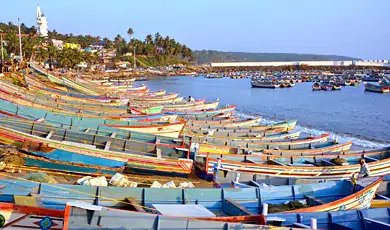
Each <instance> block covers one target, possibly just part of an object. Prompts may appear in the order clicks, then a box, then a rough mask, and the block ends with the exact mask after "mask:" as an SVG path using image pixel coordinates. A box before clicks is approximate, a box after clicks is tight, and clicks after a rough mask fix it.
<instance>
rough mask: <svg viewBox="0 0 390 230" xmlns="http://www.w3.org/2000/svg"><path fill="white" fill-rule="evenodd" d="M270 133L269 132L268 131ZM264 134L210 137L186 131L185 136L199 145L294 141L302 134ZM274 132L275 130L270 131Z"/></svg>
mask: <svg viewBox="0 0 390 230" xmlns="http://www.w3.org/2000/svg"><path fill="white" fill-rule="evenodd" d="M267 131H268V130H267ZM267 131H266V132H265V133H263V135H262V136H257V135H252V136H251V135H247V136H208V135H207V134H203V135H202V134H194V133H193V132H190V131H186V130H185V129H184V132H183V133H184V134H188V135H189V136H191V137H192V140H193V141H194V142H198V143H215V144H225V142H226V141H248V142H249V141H258V140H264V141H265V140H293V139H297V138H299V136H300V135H301V132H299V131H298V132H287V133H285V132H281V133H275V132H273V133H268V132H267ZM269 131H274V130H269Z"/></svg>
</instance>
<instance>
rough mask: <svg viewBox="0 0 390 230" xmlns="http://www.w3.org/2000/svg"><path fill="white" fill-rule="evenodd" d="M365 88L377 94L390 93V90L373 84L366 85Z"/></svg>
mask: <svg viewBox="0 0 390 230" xmlns="http://www.w3.org/2000/svg"><path fill="white" fill-rule="evenodd" d="M364 88H365V89H366V91H370V92H375V93H388V92H389V91H390V89H389V88H384V87H382V86H378V85H374V84H371V83H364Z"/></svg>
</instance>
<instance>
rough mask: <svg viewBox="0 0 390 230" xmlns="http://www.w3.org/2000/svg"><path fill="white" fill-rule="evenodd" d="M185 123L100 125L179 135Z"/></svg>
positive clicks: (163, 134)
mask: <svg viewBox="0 0 390 230" xmlns="http://www.w3.org/2000/svg"><path fill="white" fill-rule="evenodd" d="M185 123H186V122H185V121H178V122H172V123H166V122H161V123H154V124H142V122H141V123H139V124H136V123H134V125H129V124H128V125H117V124H103V125H101V126H108V127H113V128H118V129H124V130H130V131H136V132H140V133H151V134H155V135H161V136H166V137H179V136H180V134H181V132H182V130H183V128H184V125H185Z"/></svg>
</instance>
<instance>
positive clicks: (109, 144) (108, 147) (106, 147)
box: [104, 141, 111, 151]
mask: <svg viewBox="0 0 390 230" xmlns="http://www.w3.org/2000/svg"><path fill="white" fill-rule="evenodd" d="M110 147H111V141H107V142H106V146H104V151H107V150H109V149H110Z"/></svg>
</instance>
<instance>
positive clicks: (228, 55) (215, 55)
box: [194, 50, 359, 64]
mask: <svg viewBox="0 0 390 230" xmlns="http://www.w3.org/2000/svg"><path fill="white" fill-rule="evenodd" d="M194 54H195V57H196V63H197V64H208V63H210V62H243V61H245V62H257V61H340V60H359V59H358V58H352V57H345V56H338V55H317V54H294V53H245V52H220V51H214V50H198V51H194Z"/></svg>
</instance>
